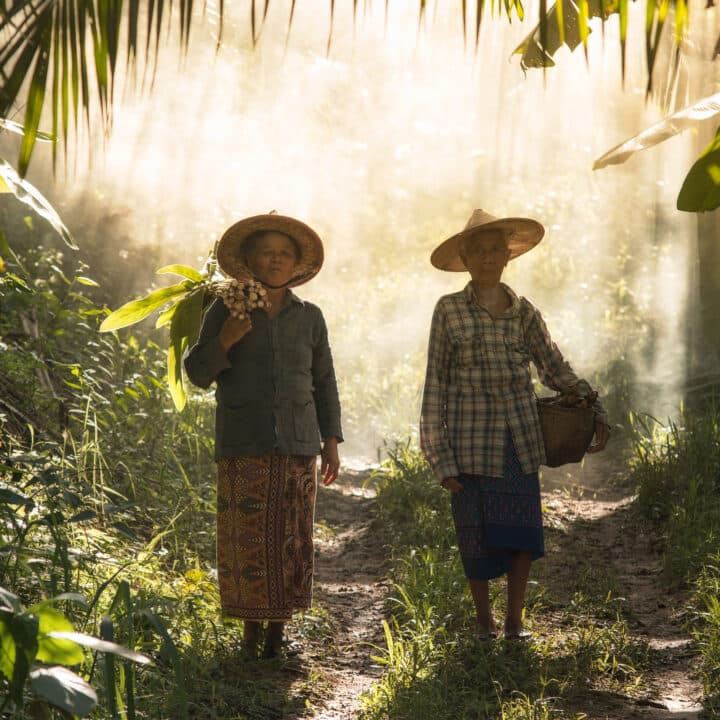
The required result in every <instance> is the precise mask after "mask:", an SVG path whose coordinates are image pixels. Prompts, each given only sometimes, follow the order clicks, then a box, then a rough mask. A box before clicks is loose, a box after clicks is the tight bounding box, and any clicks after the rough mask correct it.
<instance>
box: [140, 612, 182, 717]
mask: <svg viewBox="0 0 720 720" xmlns="http://www.w3.org/2000/svg"><path fill="white" fill-rule="evenodd" d="M140 614H141V615H143V616H144V617H145V618H147V620H148V622H149V623H150V624H151V625H152V626H153V627H154V628H155V631H156V632H157V634H158V635H160V637H161V638H162V639H163V650H164V651H165V653H166V656H167V657H169V658H170V660H171V662H172V665H173V670H174V671H175V692H174V693H173V694H174V699H175V702H176V703H177V711H178V714H179V717H180V718H182V719H183V720H184V719H185V718H187V717H188V707H187V691H186V690H185V666H184V663H183V659H182V657H180V653H179V652H178V649H177V647H176V646H175V643H174V642H173V639H172V637H171V636H170V633H169V632H168V630H167V628H166V627H165V623H163V621H162V620H161V619H160V618H159V617H158V616H157V615H155V614H154V613H152V612H150V610H148V609H145V610H141V611H140Z"/></svg>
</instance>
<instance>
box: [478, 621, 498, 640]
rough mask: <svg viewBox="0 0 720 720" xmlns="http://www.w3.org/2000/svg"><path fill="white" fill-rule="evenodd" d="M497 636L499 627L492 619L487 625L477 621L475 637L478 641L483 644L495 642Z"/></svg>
mask: <svg viewBox="0 0 720 720" xmlns="http://www.w3.org/2000/svg"><path fill="white" fill-rule="evenodd" d="M497 635H498V634H497V626H496V625H495V621H494V620H493V619H492V618H490V621H489V622H487V623H484V622H481V621H480V620H476V621H475V637H476V638H477V639H478V640H480V641H482V642H485V641H487V640H495V638H496V637H497Z"/></svg>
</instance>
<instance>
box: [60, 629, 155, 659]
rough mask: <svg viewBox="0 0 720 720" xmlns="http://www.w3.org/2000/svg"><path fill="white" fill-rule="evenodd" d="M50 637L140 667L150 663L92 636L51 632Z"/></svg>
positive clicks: (126, 650)
mask: <svg viewBox="0 0 720 720" xmlns="http://www.w3.org/2000/svg"><path fill="white" fill-rule="evenodd" d="M50 637H53V638H59V639H65V640H71V641H72V642H74V643H77V644H78V645H83V646H84V647H87V648H90V649H91V650H97V651H99V652H104V653H111V654H112V655H118V656H119V657H123V658H125V659H126V660H132V661H133V662H136V663H139V664H140V665H148V664H149V663H151V662H152V661H151V660H150V658H149V657H147V656H145V655H142V654H141V653H139V652H135V651H134V650H130V649H128V648H126V647H123V646H122V645H118V644H117V643H114V642H110V641H109V640H101V639H100V638H96V637H93V636H92V635H84V634H83V633H78V632H52V633H50Z"/></svg>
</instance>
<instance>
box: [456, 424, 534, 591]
mask: <svg viewBox="0 0 720 720" xmlns="http://www.w3.org/2000/svg"><path fill="white" fill-rule="evenodd" d="M458 481H459V482H460V483H461V484H462V486H463V489H462V490H461V491H460V492H457V493H453V494H452V497H451V508H452V515H453V520H454V522H455V532H456V534H457V541H458V548H459V550H460V557H461V558H462V563H463V568H464V570H465V575H466V577H468V578H469V579H471V580H489V579H490V578H495V577H499V576H500V575H504V574H505V573H507V572H508V571H509V570H510V568H511V566H512V556H513V554H515V553H517V552H529V553H530V556H531V558H532V559H533V560H537V559H538V558H540V557H542V556H543V555H544V554H545V548H544V538H543V526H542V507H541V502H540V480H539V477H538V474H537V473H536V472H534V473H529V474H525V473H523V470H522V467H521V466H520V461H519V460H518V457H517V453H516V451H515V446H514V445H513V441H512V435H511V434H510V433H509V432H508V433H507V435H506V438H505V453H504V467H503V477H501V478H498V477H488V476H484V475H468V474H463V473H461V474H460V476H459V477H458Z"/></svg>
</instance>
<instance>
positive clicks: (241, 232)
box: [217, 214, 324, 287]
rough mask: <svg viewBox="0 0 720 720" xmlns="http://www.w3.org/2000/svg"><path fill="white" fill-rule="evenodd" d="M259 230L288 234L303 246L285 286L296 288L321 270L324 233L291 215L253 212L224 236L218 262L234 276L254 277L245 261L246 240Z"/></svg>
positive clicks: (220, 244)
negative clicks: (321, 234) (317, 231)
mask: <svg viewBox="0 0 720 720" xmlns="http://www.w3.org/2000/svg"><path fill="white" fill-rule="evenodd" d="M257 232H279V233H283V234H284V235H288V236H289V237H291V238H292V239H293V240H295V242H297V244H298V246H299V247H300V256H301V257H300V261H299V262H298V265H297V272H296V273H295V275H294V276H293V278H292V279H291V280H290V281H289V282H287V283H285V284H284V285H283V287H296V286H298V285H302V284H303V283H306V282H307V281H308V280H311V279H312V278H314V277H315V275H317V274H318V272H320V268H321V267H322V264H323V259H324V251H323V244H322V240H320V236H319V235H318V234H317V233H316V232H315V231H314V230H313V229H312V228H311V227H309V226H308V225H306V224H305V223H303V222H300V220H296V219H295V218H292V217H289V216H287V215H275V214H266V215H253V216H252V217H249V218H245V219H244V220H240V221H239V222H236V223H235V224H234V225H231V226H230V227H229V228H228V229H227V230H226V231H225V232H224V233H223V236H222V237H221V238H220V242H219V243H218V247H217V261H218V265H219V266H220V269H221V270H222V271H223V272H224V273H226V274H227V275H230V276H231V277H253V273H252V271H251V270H250V268H249V267H248V266H247V265H246V263H245V252H244V245H245V241H246V240H247V239H248V237H250V235H253V234H254V233H257Z"/></svg>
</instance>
